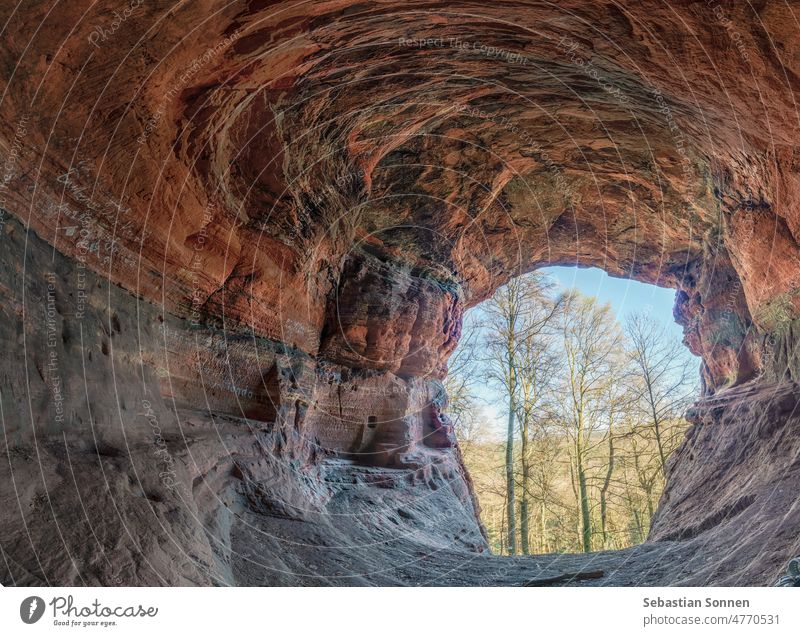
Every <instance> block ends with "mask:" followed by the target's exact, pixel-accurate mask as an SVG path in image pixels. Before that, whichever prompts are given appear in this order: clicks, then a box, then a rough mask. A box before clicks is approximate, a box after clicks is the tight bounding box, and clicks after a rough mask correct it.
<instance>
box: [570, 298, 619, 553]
mask: <svg viewBox="0 0 800 636" xmlns="http://www.w3.org/2000/svg"><path fill="white" fill-rule="evenodd" d="M562 325H563V326H562V336H563V346H564V353H565V371H566V374H565V379H564V384H565V393H566V400H565V402H564V424H565V430H566V432H567V435H568V436H569V438H570V441H571V444H570V446H571V461H572V465H571V469H570V473H571V476H572V481H573V490H574V493H575V498H576V500H577V506H578V521H579V536H580V547H581V549H582V550H583V551H584V552H590V551H591V550H592V520H591V505H590V500H589V497H590V495H589V486H588V478H587V468H588V459H589V453H590V451H591V446H592V443H593V442H592V440H593V437H594V436H595V433H596V432H597V431H599V430H600V429H601V427H602V426H603V425H604V422H603V418H602V416H601V415H602V410H603V397H604V393H605V392H606V390H607V388H608V383H609V380H610V378H611V377H612V372H613V370H614V365H615V364H616V363H617V360H616V358H618V356H619V352H620V348H621V344H622V334H621V331H620V329H619V326H618V324H617V321H616V318H615V316H614V314H613V312H612V311H611V307H610V306H609V305H607V304H605V305H601V304H599V303H598V301H597V299H595V298H591V297H586V296H583V295H581V294H579V293H577V292H572V293H570V294H569V295H568V296H567V297H566V305H565V310H564V319H563V321H562Z"/></svg>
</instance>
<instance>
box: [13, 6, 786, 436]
mask: <svg viewBox="0 0 800 636" xmlns="http://www.w3.org/2000/svg"><path fill="white" fill-rule="evenodd" d="M125 7H126V8H125V9H124V11H122V12H121V9H120V7H119V6H117V3H114V2H97V3H93V4H92V5H91V6H84V5H83V4H82V3H63V2H55V3H54V2H32V3H27V5H26V8H25V9H24V10H23V9H17V8H13V7H10V6H8V7H3V8H2V9H0V14H2V23H3V24H5V25H6V26H5V46H4V47H3V50H2V51H0V58H1V59H2V65H3V69H4V73H3V76H4V80H3V88H4V92H3V94H2V102H0V103H1V104H2V117H0V139H2V145H3V149H4V151H5V153H6V154H7V156H8V157H10V158H9V160H8V162H7V164H6V175H7V176H8V178H6V179H5V188H4V191H3V197H4V198H3V201H4V202H3V204H2V205H3V207H4V208H5V209H7V210H8V211H10V213H11V215H12V216H13V217H15V218H17V219H19V220H20V221H21V222H22V223H23V224H24V225H25V226H26V227H27V228H29V229H30V230H31V231H32V232H33V233H35V234H36V235H37V236H38V237H40V238H41V239H42V240H43V241H44V242H46V243H47V244H49V245H50V246H52V247H53V248H54V250H55V251H54V252H53V254H55V253H58V254H60V255H63V256H64V257H66V258H67V262H71V263H73V266H74V264H76V263H77V264H79V266H80V267H85V268H86V270H87V271H88V272H91V275H92V276H96V277H97V280H98V281H102V280H104V279H105V280H107V281H109V282H111V283H113V284H114V285H116V286H119V287H121V288H122V289H123V290H125V291H126V292H130V293H131V294H133V296H135V297H136V298H137V299H138V300H137V303H140V302H146V303H149V304H152V305H153V306H155V307H156V308H157V310H158V321H159V322H161V323H164V320H166V317H167V316H169V317H170V319H178V320H182V321H183V324H189V325H190V326H192V327H199V326H200V327H202V328H203V329H206V330H209V331H207V332H205V331H204V332H203V333H204V334H206V335H204V336H203V337H204V338H206V340H205V341H204V342H205V343H206V345H205V346H204V347H200V348H197V349H195V350H193V351H190V350H188V349H187V350H186V351H183V350H182V352H181V351H179V352H178V353H175V351H176V350H177V349H170V351H171V352H172V353H173V354H174V355H176V356H177V357H178V358H179V359H181V360H187V361H189V363H188V364H187V365H185V366H186V368H189V369H190V370H189V371H186V370H183V371H182V370H180V369H178V370H176V369H175V368H174V367H173V368H168V369H167V371H166V372H164V367H165V366H167V367H168V366H169V365H166V364H164V363H159V362H158V361H157V358H158V355H157V354H156V353H152V352H149V353H148V352H147V351H143V350H142V347H141V342H140V343H139V347H138V351H136V347H135V346H131V347H130V349H129V350H126V349H124V347H123V346H122V344H120V337H118V336H115V334H117V333H118V332H119V330H117V329H116V327H115V326H114V325H113V324H111V323H112V322H113V321H110V318H109V317H108V316H105V314H104V313H103V311H105V310H103V311H101V310H102V309H103V304H102V302H101V301H97V303H96V305H97V307H95V308H96V309H98V311H99V312H100V314H99V315H100V316H101V317H102V316H105V319H104V320H105V322H104V324H105V323H108V324H109V325H111V327H108V326H107V325H106V326H103V327H102V328H101V327H97V328H96V330H95V332H94V333H93V334H89V333H88V332H87V334H86V337H87V338H89V337H96V338H97V339H98V342H99V341H101V340H102V341H103V342H106V341H109V342H111V348H112V349H114V348H116V350H117V352H118V353H124V354H125V355H129V356H130V358H129V361H135V363H136V364H137V365H142V364H144V365H145V366H147V367H148V371H147V373H151V374H153V377H155V376H158V378H159V382H160V385H159V386H160V389H159V390H160V391H161V392H162V394H163V395H165V396H166V397H167V398H169V399H172V400H175V399H177V398H179V397H180V396H181V395H183V396H184V400H185V401H186V402H190V401H192V400H196V399H199V398H198V397H197V396H198V395H199V393H198V391H199V389H197V386H196V385H197V384H198V381H197V379H196V378H195V377H194V376H193V375H192V374H193V373H194V371H192V370H191V369H193V368H194V367H195V366H197V365H200V366H201V367H203V366H205V368H207V369H221V368H222V367H226V365H227V367H226V368H227V369H228V370H227V374H228V375H227V376H226V377H229V376H231V375H236V376H237V378H242V377H244V379H245V380H247V378H249V377H250V376H249V375H248V373H250V370H251V367H252V368H255V367H258V366H259V364H260V363H256V362H254V361H253V358H252V355H251V353H248V347H249V344H248V342H250V341H249V340H248V337H252V338H258V339H263V340H264V341H269V342H270V343H273V345H274V347H277V348H279V349H280V350H281V351H283V352H284V353H285V352H291V355H293V356H295V358H293V359H296V360H299V359H300V358H303V360H304V361H302V362H296V363H293V364H295V366H294V367H292V368H291V369H289V372H287V371H286V369H282V368H280V365H277V364H275V365H273V366H270V364H262V365H261V366H263V367H264V369H263V373H261V372H259V373H258V374H257V375H258V380H257V381H256V380H253V382H254V385H253V386H257V387H260V388H259V389H258V390H260V391H261V393H262V397H264V399H263V400H262V401H261V402H259V403H255V402H254V403H253V404H252V405H249V406H247V407H246V408H245V409H244V410H245V411H247V412H246V413H245V414H246V415H248V416H257V417H260V418H261V419H263V420H269V419H271V418H275V417H278V416H279V415H280V414H281V413H283V415H281V416H282V417H283V416H285V417H288V418H289V419H291V421H292V422H294V425H295V426H298V427H299V426H300V425H301V423H302V422H303V421H307V422H313V426H314V427H316V428H315V429H314V430H316V433H315V434H316V435H318V436H321V437H323V438H324V436H325V435H324V429H325V427H326V426H329V425H330V426H331V427H332V430H333V429H336V425H335V424H330V422H329V421H328V419H329V415H330V411H331V409H327V410H326V409H325V408H323V409H321V410H322V411H323V413H321V414H320V413H315V409H317V410H319V404H318V403H319V400H320V399H321V398H319V396H318V395H316V394H314V395H312V397H309V391H310V393H311V394H313V393H314V390H316V391H317V393H319V391H323V392H324V391H329V389H327V388H325V386H326V385H325V384H324V382H322V383H320V380H319V370H320V369H321V368H328V367H326V365H329V366H330V368H334V367H335V368H336V369H339V370H342V369H344V371H341V373H344V374H345V376H346V375H347V373H348V372H349V371H348V370H350V371H353V372H355V371H358V372H359V373H364V372H366V371H368V372H370V373H373V375H369V374H367V376H366V377H367V380H365V381H366V382H368V383H369V382H378V380H375V379H374V378H376V377H379V376H380V374H382V373H385V374H389V375H390V376H391V379H390V380H381V382H383V383H384V384H382V385H381V386H383V387H384V389H385V387H386V386H387V384H386V383H387V382H388V384H390V385H391V384H392V383H401V384H403V386H409V385H413V386H417V385H419V386H422V385H423V384H425V383H426V382H429V381H430V382H434V383H435V381H437V380H438V379H441V378H442V377H443V376H444V374H445V373H446V361H447V357H448V355H449V353H450V352H451V351H452V349H453V348H454V347H455V345H456V343H457V341H458V337H459V334H460V321H461V315H462V313H463V311H464V309H465V308H467V307H469V306H471V305H474V304H476V303H478V302H480V301H481V300H483V299H485V298H487V297H488V296H489V295H490V294H491V293H492V292H493V291H494V290H495V289H496V288H497V287H498V286H500V285H501V284H503V283H504V282H505V281H507V280H508V278H509V277H511V276H513V275H516V274H518V273H521V272H525V271H529V270H531V269H533V268H535V267H537V266H540V265H544V264H579V265H585V266H597V267H601V268H603V269H605V270H606V271H608V272H609V273H611V274H612V275H616V276H630V277H633V278H635V279H637V280H641V281H645V282H649V283H654V284H658V285H662V286H668V287H673V288H676V289H678V290H679V294H678V300H677V303H676V308H675V317H676V319H677V320H678V321H679V322H680V323H681V324H683V325H684V329H685V334H686V342H687V345H688V346H689V347H690V348H691V349H692V350H693V351H694V352H695V353H697V354H699V355H701V356H702V358H703V370H702V373H703V378H704V384H705V390H706V393H707V394H708V395H711V394H713V393H715V392H718V391H720V390H721V389H725V388H730V387H735V386H738V385H741V384H743V383H746V382H747V381H750V380H753V379H754V378H762V377H764V375H765V374H769V373H771V374H772V376H770V377H773V376H775V377H776V378H777V379H782V378H786V377H790V376H791V377H793V374H794V372H795V371H794V367H793V366H792V364H793V363H792V360H791V359H790V358H791V355H790V354H786V353H785V352H784V355H783V358H780V356H779V353H780V352H776V350H775V347H774V346H772V348H770V345H774V344H775V343H776V342H779V343H783V344H785V343H786V338H785V333H786V329H788V328H789V326H790V325H791V324H792V321H793V320H794V318H795V317H796V316H797V313H798V310H800V299H799V298H798V294H797V291H798V282H799V281H798V276H799V273H800V268H798V262H797V259H798V255H799V254H800V252H799V251H798V243H797V239H798V234H799V233H800V213H798V197H799V196H800V179H798V165H799V164H798V160H797V157H796V140H797V138H798V110H797V103H796V98H795V96H796V94H797V90H798V85H799V84H800V80H798V75H797V73H798V72H800V40H798V38H797V37H796V31H797V25H798V23H797V7H795V6H794V5H793V3H791V2H768V1H766V0H760V1H756V2H750V3H730V2H723V1H722V0H718V1H716V2H697V1H686V0H678V1H672V2H663V1H660V0H659V1H646V2H636V3H627V2H614V1H608V2H598V1H594V0H593V1H591V2H587V1H585V0H567V1H565V2H559V3H551V2H534V1H530V2H526V1H521V0H516V1H498V2H489V3H487V2H468V1H463V2H426V1H416V0H415V1H414V2H393V1H378V2H363V1H358V2H357V1H347V0H332V1H329V2H310V1H307V2H297V1H294V0H287V1H284V2H268V1H262V0H252V1H250V2H243V1H242V2H230V3H219V2H210V1H208V2H206V1H204V2H191V3H181V2H176V3H173V2H165V1H154V2H146V3H138V2H131V3H129V4H128V5H125ZM9 175H10V176H9ZM9 227H10V226H9ZM20 249H22V248H20ZM26 249H27V248H26ZM25 253H26V255H27V256H26V258H30V252H25ZM46 253H47V250H44V251H43V252H42V254H46ZM42 258H44V256H42ZM23 260H24V259H23ZM17 269H19V267H17ZM70 275H71V274H70ZM20 276H21V277H22V278H24V277H25V270H24V269H23V273H22V274H20ZM15 280H16V279H15ZM17 282H19V281H17ZM42 293H44V292H42ZM108 293H109V299H110V298H111V292H108ZM114 293H115V294H116V293H117V292H114ZM115 298H116V296H115ZM70 302H72V301H70ZM109 302H110V301H109ZM106 309H108V312H106V313H109V314H110V313H111V312H112V311H116V312H117V313H120V314H121V310H119V308H118V307H116V306H115V307H110V308H109V307H106ZM117 313H114V316H115V317H116V320H117V321H120V320H122V322H123V326H122V327H121V329H123V330H124V326H125V325H124V322H125V321H124V316H123V317H122V318H120V317H118V316H117ZM98 320H100V319H98ZM100 322H103V321H102V320H101V321H100ZM167 322H169V320H167ZM98 324H99V323H98ZM23 330H24V329H23ZM147 333H150V332H147ZM152 333H153V334H155V333H156V332H155V328H153V330H152ZM219 333H223V334H226V335H225V339H226V343H227V346H228V347H229V348H228V351H227V353H226V354H225V356H222V357H220V355H212V354H211V353H209V352H210V351H212V350H213V348H214V347H216V346H218V345H219V342H218V340H215V339H216V338H219V336H218V335H215V334H219ZM73 334H74V329H73ZM776 334H777V335H776ZM114 337H117V340H116V341H115V340H114ZM140 337H142V336H141V333H140ZM148 337H149V336H148ZM152 337H153V338H155V339H156V340H157V337H156V336H155V335H153V336H152ZM73 339H74V336H73ZM65 342H66V341H65ZM195 344H196V343H195ZM273 345H271V346H273ZM98 346H99V345H98ZM103 346H104V347H105V348H106V349H107V348H108V347H109V345H108V344H105V345H103ZM170 346H172V345H170ZM176 347H177V345H176ZM168 348H169V347H168ZM201 349H202V350H201ZM156 350H157V349H156ZM103 353H105V350H104V351H103ZM281 355H284V354H281ZM286 355H288V354H286ZM237 356H238V357H237ZM776 356H777V357H778V358H780V359H779V362H780V363H785V364H784V365H783V367H781V368H780V369H778V371H775V368H774V367H776V363H775V359H776ZM222 358H224V361H221V360H222ZM787 360H788V362H787ZM25 364H26V363H25ZM131 364H134V362H131ZM231 365H233V366H234V367H235V371H234V372H231V371H230V366H231ZM237 365H238V366H237ZM298 365H299V367H303V368H307V367H315V368H316V371H312V372H311V373H312V375H313V374H314V373H317V375H316V376H315V380H313V381H312V382H311V384H314V385H315V386H317V385H319V386H321V387H322V388H318V389H314V390H303V389H302V387H301V386H300V387H299V386H298V385H302V384H303V380H297V376H299V375H302V374H301V373H300V371H298V368H299V367H298ZM303 365H305V366H303ZM289 366H291V365H289ZM777 366H778V367H780V364H777ZM165 373H167V374H168V375H169V378H168V380H169V381H166V380H164V375H165ZM220 373H221V376H220V377H222V376H224V375H225V374H224V373H222V371H220ZM337 373H340V371H337ZM374 374H378V375H374ZM134 376H135V373H134ZM290 376H291V377H290ZM132 377H133V376H132ZM148 377H150V376H148ZM226 381H227V380H223V379H220V380H219V381H218V383H217V384H218V385H219V386H223V385H224V384H225V382H226ZM99 382H101V380H99V379H98V383H99ZM414 383H417V384H414ZM420 383H422V384H420ZM426 386H427V385H426ZM26 390H27V389H23V390H22V391H23V393H24V392H25V391H26ZM382 390H383V389H382ZM425 390H426V391H427V390H429V389H425ZM329 392H330V391H329ZM229 393H230V392H229ZM378 393H380V391H378V392H373V394H372V395H373V396H374V395H377V394H378ZM301 394H302V395H301ZM392 395H393V398H392V399H395V397H396V395H405V397H406V398H407V399H408V402H407V403H404V404H403V405H401V406H402V408H412V407H411V406H410V404H411V403H412V402H414V399H415V398H414V399H412V398H411V397H409V394H408V393H405V394H403V392H402V391H398V392H396V393H392ZM426 395H427V394H426ZM176 396H177V397H176ZM187 396H188V397H187ZM240 397H241V395H234V396H233V397H231V396H230V395H228V397H227V398H221V399H220V402H219V403H222V402H225V400H227V401H228V402H229V403H232V402H235V405H233V406H231V408H232V409H234V410H235V409H238V408H240V407H241V402H240V400H238V399H236V400H234V399H233V398H240ZM429 397H430V396H429V395H428V397H426V398H425V399H421V402H420V404H422V403H426V404H427V403H428V402H430V400H429V399H428V398H429ZM206 399H208V398H206ZM325 399H331V400H332V399H333V398H332V397H330V396H328V398H325ZM338 399H339V406H338V409H339V411H340V415H341V412H342V406H341V396H340V397H339V398H338ZM426 400H427V402H426ZM323 401H324V400H323ZM267 402H269V403H270V404H271V406H270V405H268V404H267ZM433 402H434V403H436V400H433ZM415 404H416V403H415ZM287 405H288V406H287ZM217 406H219V405H217ZM301 407H302V408H301ZM20 408H22V407H20ZM25 408H28V407H25ZM76 408H77V407H76ZM215 408H216V407H215ZM287 408H290V409H294V410H292V411H291V415H287V414H286V412H283V411H286V409H287ZM374 408H375V409H378V411H380V412H381V413H383V411H381V410H380V409H384V410H388V411H387V412H391V413H394V412H395V410H396V409H398V408H401V407H400V406H397V405H390V406H386V405H385V404H383V403H380V404H377V403H376V405H375V406H374ZM415 408H416V407H415ZM425 408H428V407H424V408H423V407H420V408H419V409H418V410H422V411H424V410H425ZM248 409H249V410H248ZM259 409H260V410H259ZM281 409H283V411H281ZM306 409H307V410H306ZM393 409H394V410H393ZM434 410H436V409H434ZM342 417H343V416H342ZM359 417H360V415H359ZM426 417H427V416H426ZM430 417H433V418H434V419H436V418H438V417H440V416H439V414H438V411H437V412H436V413H434V414H433V415H430ZM304 418H305V419H304ZM326 418H328V419H326ZM421 425H423V426H430V424H429V423H428V424H425V423H424V422H423V424H421ZM434 428H435V427H434ZM434 433H435V431H434ZM345 437H346V436H345ZM336 439H337V440H339V442H341V439H340V438H339V437H337V438H336ZM435 439H436V438H435V436H434V440H435ZM439 441H440V442H441V444H439V442H436V443H434V444H433V446H437V444H439V445H441V446H447V444H448V442H447V440H445V439H442V440H439ZM339 442H337V443H339ZM332 443H333V442H332ZM348 443H349V442H348ZM387 443H388V442H387ZM324 445H325V443H324V439H323V446H324Z"/></svg>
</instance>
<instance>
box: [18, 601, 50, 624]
mask: <svg viewBox="0 0 800 636" xmlns="http://www.w3.org/2000/svg"><path fill="white" fill-rule="evenodd" d="M42 614H44V599H42V598H41V597H39V596H29V597H28V598H26V599H25V600H24V601H22V604H21V605H20V606H19V617H20V618H21V619H22V622H23V623H27V624H28V625H31V624H33V623H35V622H36V621H38V620H39V619H40V618H41V617H42Z"/></svg>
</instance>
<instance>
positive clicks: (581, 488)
mask: <svg viewBox="0 0 800 636" xmlns="http://www.w3.org/2000/svg"><path fill="white" fill-rule="evenodd" d="M578 493H579V495H580V500H581V501H580V503H581V547H582V548H583V551H584V552H591V551H592V520H591V516H590V513H589V491H588V488H587V487H586V471H585V470H584V468H583V462H582V461H581V460H580V459H578Z"/></svg>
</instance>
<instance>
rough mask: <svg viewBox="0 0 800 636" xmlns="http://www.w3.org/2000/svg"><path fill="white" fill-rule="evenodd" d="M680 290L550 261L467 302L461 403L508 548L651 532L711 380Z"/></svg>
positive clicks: (458, 378)
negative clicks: (678, 318) (685, 318)
mask: <svg viewBox="0 0 800 636" xmlns="http://www.w3.org/2000/svg"><path fill="white" fill-rule="evenodd" d="M674 301H675V291H674V290H671V289H664V288H660V287H657V286H655V285H648V284H644V283H639V282H636V281H634V280H629V279H619V278H612V277H610V276H608V275H607V274H606V273H605V272H603V271H602V270H600V269H594V268H588V269H587V268H582V269H578V268H574V267H573V268H570V267H547V268H541V269H538V270H536V271H534V272H531V273H529V274H525V275H522V276H519V277H517V278H514V279H512V280H511V281H510V282H509V283H508V284H507V285H505V286H504V287H502V288H500V289H498V290H497V292H496V293H495V294H494V296H493V297H492V298H491V299H489V300H487V301H485V302H484V303H481V304H480V305H478V306H477V307H475V308H473V309H471V310H470V311H468V312H467V314H466V316H465V319H464V326H463V331H462V339H461V341H460V343H459V346H458V348H457V349H456V350H455V352H454V354H453V356H452V357H451V360H450V364H449V372H448V376H447V378H446V381H445V383H446V388H447V390H448V394H449V400H450V403H449V407H448V409H449V413H450V416H451V418H452V420H453V423H454V427H455V431H456V436H457V438H458V439H459V443H460V446H461V449H462V452H463V455H464V460H465V464H466V466H467V469H468V470H469V472H470V475H471V478H472V481H473V484H474V487H475V493H476V496H477V497H478V500H479V503H480V506H481V520H482V522H483V524H484V526H485V528H486V530H487V534H488V538H489V543H490V546H491V548H492V550H493V551H494V552H495V553H496V554H501V555H516V554H543V553H551V552H591V551H597V550H614V549H623V548H626V547H629V546H631V545H635V544H637V543H641V542H642V541H644V540H645V539H646V538H647V534H648V531H649V529H650V525H651V522H652V519H653V516H654V514H655V511H656V507H657V505H658V500H659V497H660V494H661V491H662V489H663V487H664V481H665V476H666V473H667V470H668V462H669V457H670V455H671V453H672V452H673V451H674V450H675V449H676V448H677V446H678V445H679V444H680V442H681V441H682V439H683V437H684V434H685V431H686V428H687V422H686V420H685V418H684V412H685V409H686V408H687V406H688V405H689V404H691V403H692V402H693V401H694V399H696V398H697V396H698V394H699V390H700V388H699V373H698V368H699V359H698V358H696V357H694V356H693V355H692V354H691V353H690V352H689V351H688V349H687V348H686V346H685V345H684V344H683V334H682V329H681V327H679V326H678V325H677V324H675V322H674V320H673V318H672V306H673V304H674Z"/></svg>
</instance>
